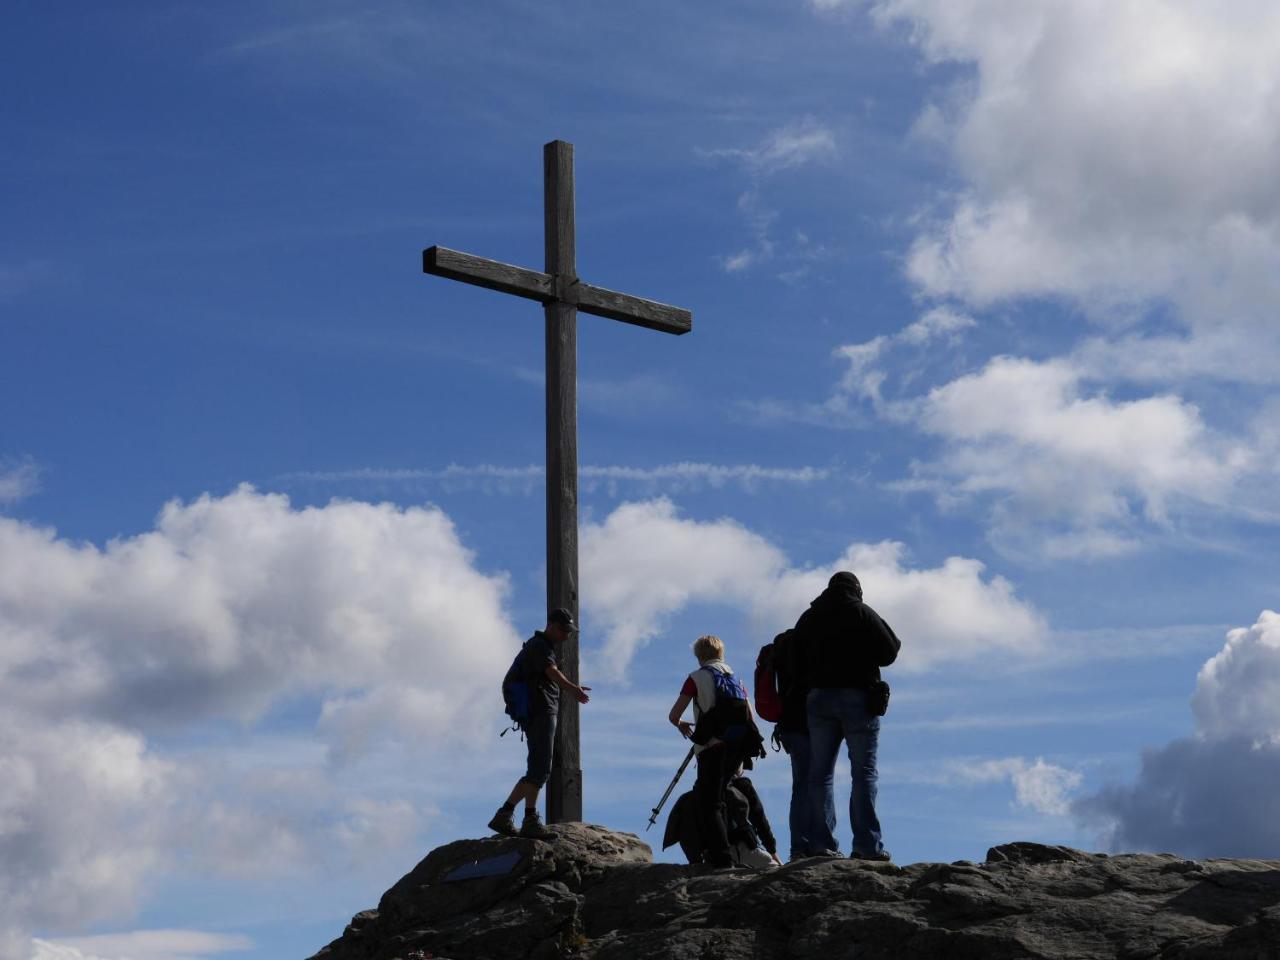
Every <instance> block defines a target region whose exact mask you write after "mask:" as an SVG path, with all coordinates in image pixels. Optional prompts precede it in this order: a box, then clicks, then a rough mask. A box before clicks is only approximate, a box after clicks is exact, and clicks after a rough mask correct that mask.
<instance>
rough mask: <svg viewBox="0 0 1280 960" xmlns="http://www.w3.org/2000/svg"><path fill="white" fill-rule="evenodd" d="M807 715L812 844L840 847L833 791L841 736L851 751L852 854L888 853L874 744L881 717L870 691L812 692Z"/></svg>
mask: <svg viewBox="0 0 1280 960" xmlns="http://www.w3.org/2000/svg"><path fill="white" fill-rule="evenodd" d="M806 707H807V712H808V719H809V800H810V810H811V811H812V813H813V817H814V820H813V823H814V833H815V834H816V835H815V836H814V837H812V838H811V841H812V844H813V847H814V848H825V849H827V850H839V849H840V844H839V843H838V842H837V841H836V835H835V829H836V805H835V796H834V793H833V789H832V781H833V780H834V779H835V771H836V754H837V753H838V752H839V750H840V741H841V740H843V741H844V742H845V744H846V745H847V746H848V749H849V772H850V774H851V776H852V779H853V784H852V789H851V790H850V793H849V823H850V825H851V826H852V827H853V851H852V852H853V854H854V855H855V856H856V855H859V854H861V855H863V856H865V855H868V854H877V853H883V852H884V845H883V844H882V843H881V842H880V821H879V819H877V817H876V747H877V745H878V743H879V740H880V718H879V717H873V716H872V715H871V714H870V713H869V712H867V694H866V691H864V690H858V689H856V688H848V687H845V688H837V689H831V690H811V691H809V699H808V701H807V702H806Z"/></svg>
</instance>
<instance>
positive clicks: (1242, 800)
mask: <svg viewBox="0 0 1280 960" xmlns="http://www.w3.org/2000/svg"><path fill="white" fill-rule="evenodd" d="M1277 689H1280V615H1277V614H1276V613H1275V612H1273V611H1270V610H1267V611H1263V613H1262V614H1261V615H1260V616H1259V617H1258V620H1257V622H1256V623H1255V624H1254V625H1253V626H1252V627H1249V628H1247V629H1243V628H1242V629H1237V630H1232V631H1231V632H1230V633H1228V635H1227V641H1226V644H1225V645H1224V647H1223V649H1222V650H1221V651H1220V652H1219V653H1218V654H1216V655H1215V656H1214V657H1212V658H1211V659H1210V660H1209V661H1208V662H1207V663H1206V664H1205V665H1204V667H1202V668H1201V670H1200V673H1199V676H1198V677H1197V679H1196V689H1195V693H1194V695H1193V697H1192V707H1193V710H1194V713H1195V717H1196V731H1195V733H1194V735H1192V736H1190V737H1185V738H1180V739H1178V740H1174V741H1172V742H1171V743H1168V744H1166V745H1164V746H1161V747H1155V748H1152V749H1150V750H1147V751H1146V752H1145V753H1144V754H1143V757H1142V767H1141V770H1140V772H1139V774H1138V777H1137V779H1136V780H1135V781H1134V782H1133V783H1131V784H1124V785H1113V786H1109V787H1106V788H1104V789H1103V790H1101V791H1099V792H1098V793H1096V794H1094V795H1093V796H1090V797H1086V798H1083V799H1081V800H1079V801H1077V803H1076V804H1075V811H1076V813H1077V814H1078V815H1079V816H1080V817H1081V818H1082V819H1083V820H1085V821H1087V822H1091V823H1094V824H1099V823H1101V824H1104V825H1105V829H1106V832H1107V837H1106V842H1107V843H1108V844H1109V845H1110V846H1111V848H1113V849H1117V850H1119V849H1134V848H1136V849H1146V850H1172V851H1175V852H1178V853H1182V854H1184V855H1186V856H1191V857H1260V858H1273V857H1280V820H1277V818H1276V815H1275V797H1276V794H1277V792H1278V791H1280V712H1277V709H1276V693H1277Z"/></svg>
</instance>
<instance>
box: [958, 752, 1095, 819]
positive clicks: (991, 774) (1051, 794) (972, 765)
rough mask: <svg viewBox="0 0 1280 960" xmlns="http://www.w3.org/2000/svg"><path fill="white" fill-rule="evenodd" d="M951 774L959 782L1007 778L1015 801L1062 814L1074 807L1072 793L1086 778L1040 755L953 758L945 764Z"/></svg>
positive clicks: (978, 781) (1023, 805) (1040, 810)
mask: <svg viewBox="0 0 1280 960" xmlns="http://www.w3.org/2000/svg"><path fill="white" fill-rule="evenodd" d="M945 769H946V771H947V773H948V774H949V775H950V777H951V778H953V779H954V780H956V781H958V782H960V783H998V782H1000V781H1004V780H1008V781H1009V782H1010V783H1011V784H1012V785H1013V791H1014V805H1015V806H1018V807H1022V808H1024V809H1027V810H1034V811H1035V812H1036V813H1042V814H1045V815H1048V816H1062V815H1064V814H1066V813H1068V812H1070V809H1071V802H1070V800H1071V794H1072V793H1073V792H1074V791H1075V790H1076V789H1077V788H1078V787H1079V786H1080V784H1081V782H1082V781H1083V780H1084V777H1083V775H1082V774H1080V773H1079V772H1078V771H1075V770H1068V769H1067V768H1065V767H1060V766H1057V765H1056V764H1052V763H1047V762H1045V760H1044V758H1043V757H1037V758H1036V760H1035V762H1034V763H1032V762H1029V761H1028V760H1027V759H1026V758H1025V757H1006V758H1003V759H998V760H991V759H985V760H953V761H949V762H948V763H946V764H945Z"/></svg>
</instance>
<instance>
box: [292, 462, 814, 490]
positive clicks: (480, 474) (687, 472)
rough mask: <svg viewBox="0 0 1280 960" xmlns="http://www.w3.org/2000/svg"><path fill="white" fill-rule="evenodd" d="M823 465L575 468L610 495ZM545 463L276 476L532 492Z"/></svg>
mask: <svg viewBox="0 0 1280 960" xmlns="http://www.w3.org/2000/svg"><path fill="white" fill-rule="evenodd" d="M834 474H835V471H834V470H832V469H831V468H828V467H807V466H806V467H763V466H760V465H759V464H753V463H749V464H715V463H697V462H688V461H685V462H680V463H667V464H660V465H658V466H654V467H631V466H619V465H603V466H601V465H590V464H588V465H586V466H581V467H579V468H578V486H579V488H581V489H583V490H586V491H589V492H595V491H604V492H607V493H609V494H611V495H615V494H617V493H619V492H621V491H623V490H624V489H634V488H645V489H656V488H662V489H663V490H668V491H687V490H697V489H705V488H710V489H717V490H718V489H724V488H726V487H737V488H739V489H742V490H746V491H748V492H750V491H754V490H757V489H759V488H760V487H762V486H765V485H771V484H791V485H800V486H809V485H813V484H816V483H820V482H822V481H824V480H828V479H830V478H831V477H832V476H833V475H834ZM545 478H546V468H545V467H543V466H542V465H540V464H529V465H527V466H522V467H517V466H503V465H499V464H490V463H482V464H469V465H464V464H457V463H451V464H449V465H448V466H447V467H443V468H440V469H413V468H405V469H394V468H393V469H381V468H376V467H358V468H355V469H351V470H301V471H297V472H294V473H287V474H283V475H281V476H280V477H278V478H277V479H278V480H279V481H280V482H282V483H289V484H316V485H344V484H351V485H372V486H379V485H380V486H384V487H386V486H413V485H422V484H430V485H439V486H440V487H442V488H443V489H446V490H458V489H476V488H479V489H483V490H485V491H486V492H493V493H521V492H525V493H527V492H531V491H533V490H534V489H535V488H537V487H539V486H541V485H542V484H543V482H544V480H545Z"/></svg>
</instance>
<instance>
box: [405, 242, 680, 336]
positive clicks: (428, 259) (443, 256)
mask: <svg viewBox="0 0 1280 960" xmlns="http://www.w3.org/2000/svg"><path fill="white" fill-rule="evenodd" d="M422 272H423V273H430V274H433V275H435V276H437V277H448V278H449V279H450V280H461V281H462V282H463V283H470V284H474V285H475V286H477V287H486V288H488V289H489V290H498V291H500V292H502V293H510V294H514V295H515V296H517V297H525V298H527V299H529V300H537V301H539V302H541V303H551V302H553V301H557V300H558V301H560V302H562V303H568V304H572V305H574V306H576V307H577V308H578V309H579V310H581V311H582V312H583V313H591V314H594V315H596V316H598V317H608V318H609V319H611V320H621V321H622V322H623V323H633V324H635V325H636V326H639V327H648V328H649V329H650V330H660V331H662V332H663V333H675V334H681V333H688V332H689V331H690V330H691V329H692V328H693V314H692V313H690V312H689V311H688V310H684V309H681V308H680V307H672V306H668V305H667V304H665V303H658V302H657V301H655V300H644V299H642V298H640V297H633V296H630V295H629V294H626V293H617V292H615V291H613V290H606V289H605V288H604V287H595V286H592V285H591V284H589V283H582V282H581V281H579V280H570V281H569V282H561V283H559V284H557V283H556V280H557V278H556V277H553V276H552V275H551V274H549V273H540V272H539V271H537V270H526V269H525V268H524V267H513V266H512V265H511V264H509V263H500V262H499V261H497V260H487V259H485V258H484V257H477V256H473V255H472V254H469V253H460V252H458V251H457V250H450V249H449V248H448V247H428V248H427V249H426V250H423V251H422ZM557 287H559V288H560V289H557Z"/></svg>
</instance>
